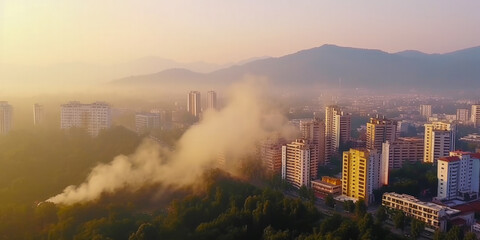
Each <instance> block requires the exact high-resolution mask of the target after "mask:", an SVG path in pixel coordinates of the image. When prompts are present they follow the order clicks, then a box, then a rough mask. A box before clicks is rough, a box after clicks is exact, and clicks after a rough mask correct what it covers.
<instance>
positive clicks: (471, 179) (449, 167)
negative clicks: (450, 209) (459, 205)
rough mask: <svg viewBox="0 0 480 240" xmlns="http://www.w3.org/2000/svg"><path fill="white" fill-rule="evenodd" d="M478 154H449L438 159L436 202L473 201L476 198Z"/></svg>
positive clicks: (478, 166) (479, 163) (479, 176)
mask: <svg viewBox="0 0 480 240" xmlns="http://www.w3.org/2000/svg"><path fill="white" fill-rule="evenodd" d="M479 157H480V154H478V153H469V152H461V151H456V152H450V156H448V157H441V158H439V159H438V165H437V178H438V191H437V200H440V201H443V200H452V199H458V200H464V201H468V200H474V199H477V198H478V191H479V179H480V175H479V172H480V160H479Z"/></svg>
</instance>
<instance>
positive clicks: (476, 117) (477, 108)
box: [470, 104, 480, 127]
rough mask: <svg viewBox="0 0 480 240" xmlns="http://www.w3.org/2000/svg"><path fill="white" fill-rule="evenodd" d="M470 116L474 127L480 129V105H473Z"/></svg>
mask: <svg viewBox="0 0 480 240" xmlns="http://www.w3.org/2000/svg"><path fill="white" fill-rule="evenodd" d="M470 114H471V121H472V122H473V126H475V127H480V104H473V105H472V111H471V112H470Z"/></svg>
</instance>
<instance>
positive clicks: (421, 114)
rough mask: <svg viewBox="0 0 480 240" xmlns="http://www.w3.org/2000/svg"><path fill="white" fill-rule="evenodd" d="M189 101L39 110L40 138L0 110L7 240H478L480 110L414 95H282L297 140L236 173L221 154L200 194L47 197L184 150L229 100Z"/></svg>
mask: <svg viewBox="0 0 480 240" xmlns="http://www.w3.org/2000/svg"><path fill="white" fill-rule="evenodd" d="M186 95H187V97H186V98H184V99H186V100H187V101H186V102H185V101H181V100H179V101H175V102H171V103H162V104H159V105H162V107H151V105H152V104H149V105H148V106H143V107H142V106H137V107H135V108H128V107H120V106H116V105H115V104H112V103H106V102H93V103H81V102H78V101H71V102H65V103H63V104H60V106H58V105H57V106H53V105H52V106H51V107H46V106H44V105H42V104H41V103H35V104H33V112H32V113H33V114H31V116H33V126H34V127H32V128H25V129H17V128H15V127H14V126H15V123H14V119H15V118H13V116H14V114H15V111H14V109H15V106H12V105H10V104H9V103H8V102H1V104H0V110H1V111H0V112H1V118H0V127H1V128H0V130H1V134H2V136H1V137H0V147H1V148H2V149H5V151H3V152H2V153H1V154H0V161H1V163H2V165H3V166H4V167H3V168H2V170H1V174H0V176H1V178H0V196H1V198H0V199H1V200H0V202H1V203H2V204H1V207H0V222H2V224H1V225H0V237H1V238H2V239H130V240H134V239H411V238H414V239H477V235H478V234H480V224H479V223H477V221H478V220H480V215H479V213H480V201H479V199H478V193H479V181H480V174H479V171H480V153H478V152H479V150H480V145H479V144H480V135H478V134H479V132H478V129H479V127H480V104H478V102H477V100H476V99H460V98H459V99H455V98H445V97H435V96H430V97H426V96H424V95H417V94H405V95H401V94H399V95H391V96H372V95H368V94H356V95H351V96H347V95H342V96H334V95H330V96H328V95H321V96H317V97H314V98H309V99H305V98H298V96H281V97H279V98H278V99H279V100H278V101H279V102H282V103H289V104H284V105H282V107H281V111H282V114H283V115H286V116H287V121H288V124H287V125H288V126H289V127H291V128H292V129H294V135H290V137H291V139H287V138H286V137H285V136H281V135H279V134H271V135H269V136H268V137H267V138H265V139H262V140H260V141H258V142H255V143H254V146H255V149H254V151H253V154H250V155H249V156H247V157H243V159H241V161H240V163H239V161H238V159H235V158H238V157H237V156H235V155H231V154H230V153H229V152H222V150H221V149H220V148H219V151H218V152H217V154H216V155H215V157H214V158H212V159H211V162H210V166H209V167H208V168H206V169H205V170H204V171H203V173H202V174H201V176H199V177H198V180H197V182H201V183H202V185H201V187H198V186H196V185H188V184H187V185H184V186H182V187H169V186H167V185H166V184H165V183H163V182H155V183H151V184H144V185H142V186H140V187H137V188H135V189H134V190H132V189H129V187H128V186H127V185H125V186H124V188H120V189H118V190H115V191H114V190H112V191H108V190H105V191H103V192H101V195H100V196H99V197H98V198H94V199H90V201H89V200H88V199H87V200H85V201H83V200H82V201H76V202H74V203H66V202H61V201H60V202H59V201H57V200H55V198H50V197H52V196H54V195H55V194H58V193H59V192H61V191H62V189H64V188H65V187H67V186H69V185H80V184H82V182H84V180H85V179H86V178H87V176H88V178H89V179H92V178H95V177H94V176H93V177H92V175H91V173H90V172H91V171H92V168H93V167H95V166H96V165H97V164H99V163H101V164H102V163H103V164H106V165H108V164H111V165H113V163H109V162H110V161H111V160H112V159H113V158H115V157H116V156H118V155H125V156H128V155H131V154H134V152H135V149H136V148H138V147H139V146H140V145H141V143H142V141H145V140H144V139H150V141H152V142H155V144H157V145H158V146H161V147H164V148H167V149H169V150H170V151H175V148H177V147H178V146H177V142H178V141H179V139H181V138H182V136H183V135H184V133H185V132H186V131H188V129H190V128H195V127H196V126H197V125H199V124H200V125H201V124H202V121H204V119H203V118H204V113H207V114H208V112H210V111H215V112H222V111H224V110H223V109H224V107H225V105H226V104H227V101H228V100H227V99H225V98H222V97H219V95H218V93H217V92H215V91H208V92H206V97H204V95H203V93H200V92H198V91H191V92H189V93H188V94H186ZM220 95H221V94H220ZM202 97H204V98H202ZM294 98H297V99H295V100H293V99H294ZM119 105H121V104H120V103H119ZM153 105H155V104H153ZM47 113H49V114H47ZM47 116H48V117H47ZM54 118H56V119H59V120H53V119H54ZM58 121H59V124H58ZM52 122H53V123H55V124H52ZM267 123H268V122H267ZM220 127H221V126H219V128H220ZM219 130H221V129H219ZM205 137H208V136H205ZM238 141H242V140H241V139H238ZM239 146H240V144H239ZM47 163H48V164H47ZM232 169H235V173H233V172H232ZM93 172H95V171H93ZM185 174H188V173H185ZM178 177H179V178H181V177H182V176H178ZM125 178H128V176H125ZM105 181H109V180H105ZM111 181H114V180H111ZM65 191H66V190H65ZM159 196H160V197H159ZM47 199H53V200H47Z"/></svg>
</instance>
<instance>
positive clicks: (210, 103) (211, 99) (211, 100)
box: [207, 91, 217, 109]
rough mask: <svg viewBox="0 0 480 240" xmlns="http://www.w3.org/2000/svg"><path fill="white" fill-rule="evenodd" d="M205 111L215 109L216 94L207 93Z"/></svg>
mask: <svg viewBox="0 0 480 240" xmlns="http://www.w3.org/2000/svg"><path fill="white" fill-rule="evenodd" d="M207 109H217V93H216V92H215V91H208V92H207Z"/></svg>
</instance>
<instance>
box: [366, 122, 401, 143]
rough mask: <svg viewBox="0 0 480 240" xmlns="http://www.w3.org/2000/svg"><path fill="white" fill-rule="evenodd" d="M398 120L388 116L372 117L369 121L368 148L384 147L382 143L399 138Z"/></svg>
mask: <svg viewBox="0 0 480 240" xmlns="http://www.w3.org/2000/svg"><path fill="white" fill-rule="evenodd" d="M397 136H398V132H397V121H393V120H389V119H386V118H370V121H369V122H368V123H367V148H368V149H378V150H379V151H380V150H381V149H382V143H384V142H386V141H390V142H394V141H395V140H396V139H397Z"/></svg>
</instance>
